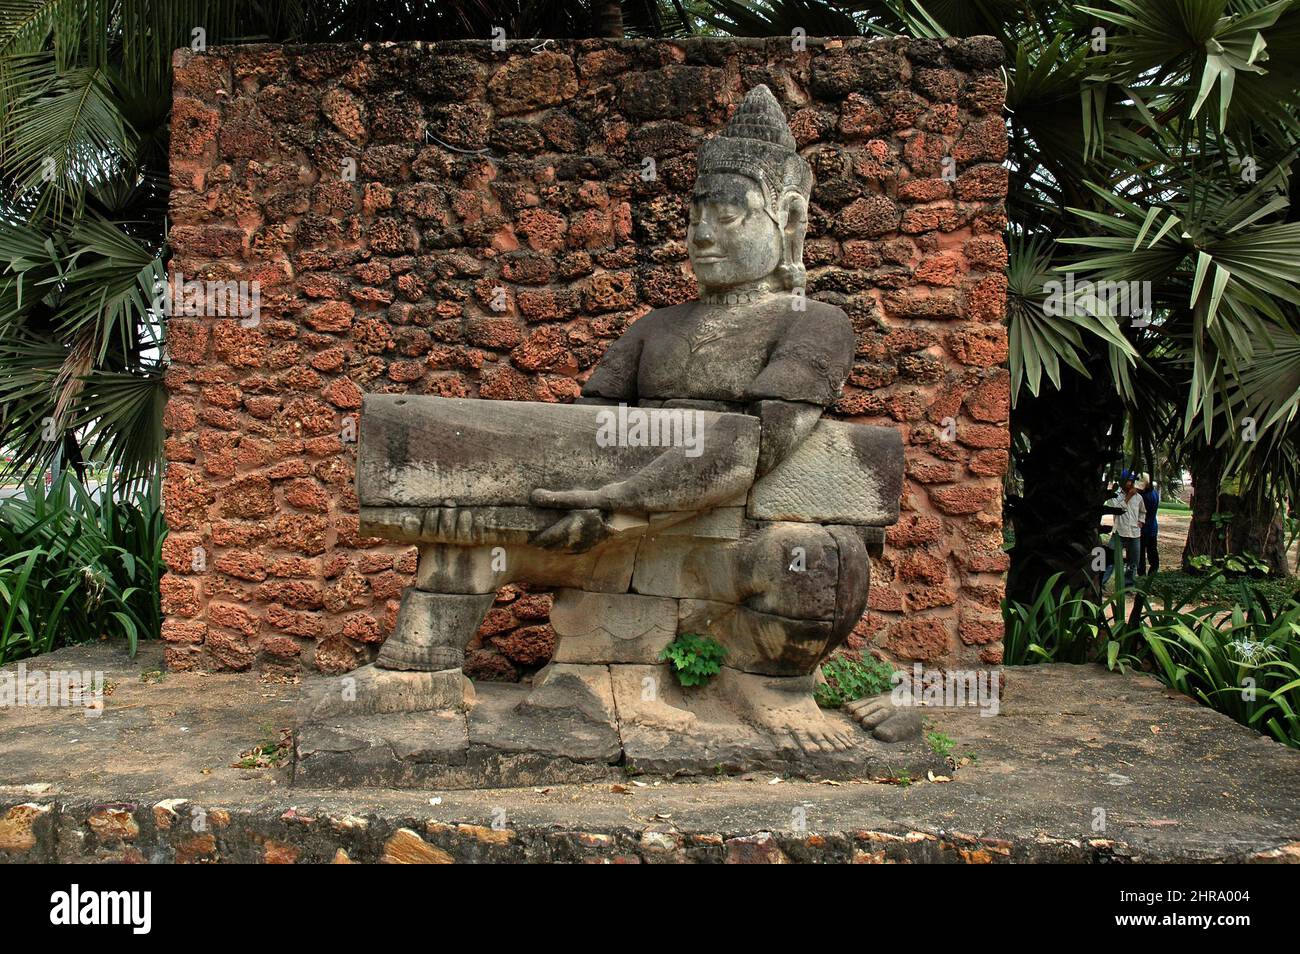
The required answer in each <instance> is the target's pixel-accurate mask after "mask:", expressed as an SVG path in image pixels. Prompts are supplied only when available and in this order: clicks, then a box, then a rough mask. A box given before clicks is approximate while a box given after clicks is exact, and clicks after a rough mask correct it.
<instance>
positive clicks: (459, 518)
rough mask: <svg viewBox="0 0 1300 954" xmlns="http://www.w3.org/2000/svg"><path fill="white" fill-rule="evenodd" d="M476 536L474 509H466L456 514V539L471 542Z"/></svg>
mask: <svg viewBox="0 0 1300 954" xmlns="http://www.w3.org/2000/svg"><path fill="white" fill-rule="evenodd" d="M473 536H474V511H472V510H469V509H466V510H462V511H461V512H460V513H459V514H457V515H456V539H457V540H460V541H462V542H464V543H469V542H470V540H471V538H472V537H473Z"/></svg>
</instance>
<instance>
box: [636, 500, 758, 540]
mask: <svg viewBox="0 0 1300 954" xmlns="http://www.w3.org/2000/svg"><path fill="white" fill-rule="evenodd" d="M744 529H745V508H744V506H743V505H742V506H739V507H715V508H713V509H712V510H706V511H704V512H703V513H693V514H684V513H659V514H653V515H652V516H651V517H650V525H649V527H648V528H647V530H646V532H647V533H650V534H655V535H663V534H672V535H675V536H683V537H695V538H696V539H700V540H739V539H740V535H741V533H742V532H744Z"/></svg>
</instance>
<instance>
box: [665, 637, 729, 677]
mask: <svg viewBox="0 0 1300 954" xmlns="http://www.w3.org/2000/svg"><path fill="white" fill-rule="evenodd" d="M726 656H727V647H725V646H723V645H722V644H721V643H719V642H718V641H717V640H716V639H714V638H713V637H712V636H701V635H699V634H698V633H681V634H680V635H679V636H678V637H677V638H676V639H674V640H673V641H672V642H671V643H669V644H668V645H667V646H665V647H664V648H663V651H662V652H661V653H660V654H659V659H660V661H661V662H668V663H672V667H673V672H674V673H675V674H676V675H677V681H678V682H680V683H681V684H682V685H683V686H702V685H704V684H705V683H706V682H708V681H709V680H710V679H712V678H713V677H714V676H716V675H717V674H718V673H720V672H721V671H722V661H723V660H724V659H725V658H726Z"/></svg>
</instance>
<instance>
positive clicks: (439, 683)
mask: <svg viewBox="0 0 1300 954" xmlns="http://www.w3.org/2000/svg"><path fill="white" fill-rule="evenodd" d="M473 704H474V684H473V683H472V682H470V681H469V679H467V678H466V677H465V676H464V674H463V673H461V671H460V670H459V669H446V670H442V671H436V672H402V671H398V670H393V669H380V668H378V667H377V666H362V667H361V668H360V669H354V670H353V671H352V672H350V673H347V674H346V675H342V676H330V677H322V678H317V679H308V680H305V681H304V682H303V684H302V686H301V689H300V696H299V703H298V720H299V721H300V722H301V723H304V724H306V723H312V722H319V721H321V720H326V719H331V718H335V717H341V716H347V717H352V716H360V715H374V714H379V713H398V712H417V711H427V710H449V711H455V712H463V711H465V709H466V708H467V707H469V706H471V705H473Z"/></svg>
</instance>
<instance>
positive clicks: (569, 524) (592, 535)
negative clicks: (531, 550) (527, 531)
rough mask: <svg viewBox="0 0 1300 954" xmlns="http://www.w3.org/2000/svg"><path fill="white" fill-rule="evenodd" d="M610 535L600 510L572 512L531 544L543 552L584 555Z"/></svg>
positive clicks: (536, 537) (548, 528) (538, 535)
mask: <svg viewBox="0 0 1300 954" xmlns="http://www.w3.org/2000/svg"><path fill="white" fill-rule="evenodd" d="M534 496H535V495H534ZM608 535H609V527H607V526H606V525H605V520H604V517H603V516H602V515H601V512H600V511H599V510H571V511H570V512H569V513H566V514H565V515H564V516H563V517H561V518H560V519H559V520H557V521H555V523H553V524H551V525H550V526H549V527H547V528H546V529H545V530H543V531H541V532H540V533H539V534H537V536H535V537H533V539H532V540H531V541H529V542H530V543H531V544H532V545H533V546H535V547H541V548H542V549H543V550H561V551H563V552H566V553H583V552H585V551H587V550H590V549H591V548H592V547H594V546H595V545H596V544H597V543H599V542H600V541H601V540H603V539H605V537H607V536H608Z"/></svg>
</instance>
